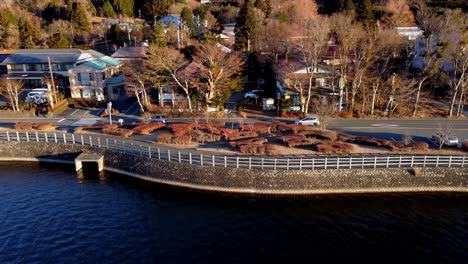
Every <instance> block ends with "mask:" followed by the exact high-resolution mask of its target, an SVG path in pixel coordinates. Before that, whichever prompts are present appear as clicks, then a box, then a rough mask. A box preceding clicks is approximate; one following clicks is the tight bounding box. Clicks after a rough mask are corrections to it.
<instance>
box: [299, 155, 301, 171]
mask: <svg viewBox="0 0 468 264" xmlns="http://www.w3.org/2000/svg"><path fill="white" fill-rule="evenodd" d="M299 170H302V157H301V158H300V159H299Z"/></svg>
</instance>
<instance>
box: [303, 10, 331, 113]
mask: <svg viewBox="0 0 468 264" xmlns="http://www.w3.org/2000/svg"><path fill="white" fill-rule="evenodd" d="M303 30H304V33H303V34H304V38H302V39H300V40H299V41H298V42H297V49H298V51H299V54H300V60H301V62H302V63H303V64H304V65H305V66H306V74H307V76H308V85H307V96H306V100H305V105H304V109H303V112H304V113H306V114H307V113H308V110H309V105H310V102H311V98H312V88H313V86H314V83H313V81H314V79H315V78H316V72H317V71H318V65H319V61H321V60H322V56H323V54H324V52H325V49H326V48H327V44H328V39H329V33H330V23H329V20H328V19H327V18H323V17H320V18H319V17H313V18H310V19H308V20H307V21H305V22H304V27H303Z"/></svg>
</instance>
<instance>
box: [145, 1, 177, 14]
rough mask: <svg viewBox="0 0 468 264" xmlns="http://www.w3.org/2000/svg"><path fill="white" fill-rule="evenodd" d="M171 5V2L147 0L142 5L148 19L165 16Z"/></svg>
mask: <svg viewBox="0 0 468 264" xmlns="http://www.w3.org/2000/svg"><path fill="white" fill-rule="evenodd" d="M171 4H172V1H171V0H147V1H146V3H145V5H144V10H145V14H146V16H148V17H150V18H153V17H161V16H165V15H167V13H168V10H169V6H170V5H171Z"/></svg>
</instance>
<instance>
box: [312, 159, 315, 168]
mask: <svg viewBox="0 0 468 264" xmlns="http://www.w3.org/2000/svg"><path fill="white" fill-rule="evenodd" d="M312 169H313V170H315V158H312Z"/></svg>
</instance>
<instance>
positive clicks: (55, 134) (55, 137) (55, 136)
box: [54, 132, 57, 143]
mask: <svg viewBox="0 0 468 264" xmlns="http://www.w3.org/2000/svg"><path fill="white" fill-rule="evenodd" d="M54 140H55V143H57V133H55V132H54Z"/></svg>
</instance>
